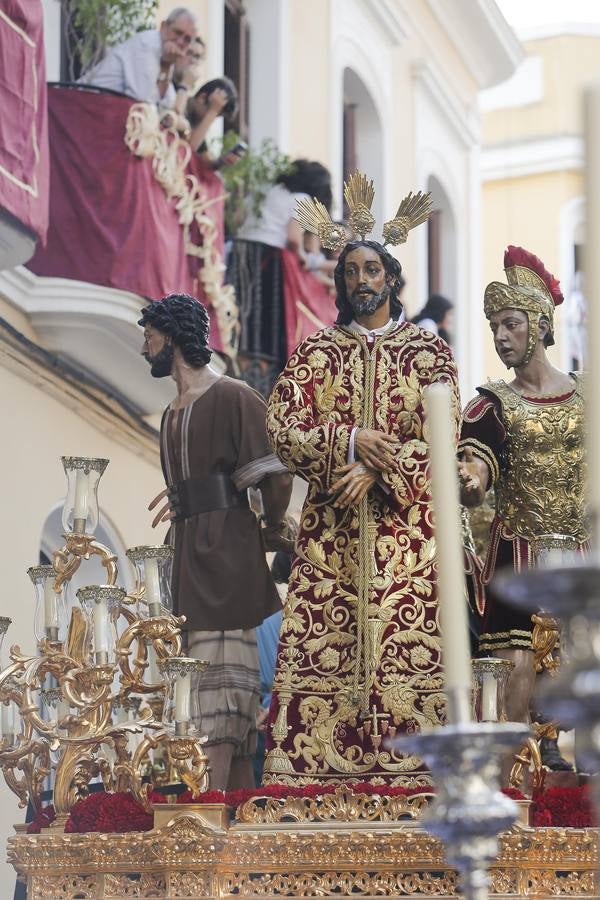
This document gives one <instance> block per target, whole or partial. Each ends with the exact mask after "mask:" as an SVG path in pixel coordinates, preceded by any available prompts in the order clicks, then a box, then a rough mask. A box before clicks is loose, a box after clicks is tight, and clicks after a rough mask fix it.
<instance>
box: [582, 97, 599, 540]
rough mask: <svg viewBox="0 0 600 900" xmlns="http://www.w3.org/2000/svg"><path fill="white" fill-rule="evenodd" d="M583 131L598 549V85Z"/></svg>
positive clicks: (589, 407) (589, 400)
mask: <svg viewBox="0 0 600 900" xmlns="http://www.w3.org/2000/svg"><path fill="white" fill-rule="evenodd" d="M583 108H584V130H585V196H586V197H587V207H586V237H585V257H584V267H585V293H586V296H587V300H588V303H587V316H588V321H587V334H588V353H587V359H588V369H589V376H588V380H587V384H586V411H585V412H586V432H587V437H588V445H587V469H588V500H589V504H590V512H591V513H592V516H593V518H594V533H593V541H594V549H595V550H596V551H598V550H599V549H600V540H599V534H598V532H599V526H600V407H599V405H598V397H599V396H600V253H599V252H598V247H600V82H596V83H594V84H593V85H590V87H588V88H587V89H586V90H585V92H584V101H583Z"/></svg>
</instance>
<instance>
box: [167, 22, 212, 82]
mask: <svg viewBox="0 0 600 900" xmlns="http://www.w3.org/2000/svg"><path fill="white" fill-rule="evenodd" d="M205 56H206V44H205V43H204V41H203V40H202V38H201V37H200V35H199V34H197V35H196V37H195V38H194V40H193V41H192V43H191V44H190V45H189V47H188V48H187V50H186V51H185V54H184V55H183V56H180V57H179V58H178V59H177V60H176V62H175V68H174V69H173V81H174V82H175V83H176V84H179V82H180V81H181V80H182V78H183V75H184V73H185V72H186V71H188V70H191V71H192V72H193V73H194V78H197V77H198V73H199V71H200V64H201V63H202V62H203V60H204V58H205Z"/></svg>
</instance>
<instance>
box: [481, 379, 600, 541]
mask: <svg viewBox="0 0 600 900" xmlns="http://www.w3.org/2000/svg"><path fill="white" fill-rule="evenodd" d="M485 388H486V390H487V391H489V392H490V393H492V394H494V396H496V397H497V398H498V400H499V401H500V403H501V406H502V420H503V422H504V426H505V428H506V431H507V440H506V442H505V445H504V447H503V451H502V459H501V465H500V469H501V473H500V478H499V480H498V483H497V487H496V494H497V502H496V508H497V512H498V515H499V516H500V518H501V519H502V521H503V522H504V523H505V524H506V525H507V526H508V527H509V528H510V529H511V531H513V533H514V534H517V535H520V536H522V537H525V538H534V537H536V536H537V535H540V534H568V535H571V536H572V537H574V538H576V539H577V541H578V542H579V543H582V542H583V541H585V540H586V539H587V536H588V535H587V533H586V528H585V522H584V503H585V497H584V482H585V433H584V419H583V397H582V391H581V379H580V378H577V380H576V386H575V390H574V391H573V393H572V394H571V395H570V396H569V397H568V398H567V399H566V400H563V401H559V402H557V403H533V402H531V401H529V400H526V399H525V398H523V397H520V396H519V395H518V394H517V393H515V391H513V390H512V389H511V388H510V387H509V386H508V385H507V384H506V382H504V381H494V382H491V383H489V384H486V386H485Z"/></svg>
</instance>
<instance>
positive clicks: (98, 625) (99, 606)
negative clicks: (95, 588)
mask: <svg viewBox="0 0 600 900" xmlns="http://www.w3.org/2000/svg"><path fill="white" fill-rule="evenodd" d="M93 619H94V651H95V652H96V653H107V652H108V609H107V606H106V600H105V599H104V598H103V597H100V598H99V599H98V600H96V601H95V603H94V610H93Z"/></svg>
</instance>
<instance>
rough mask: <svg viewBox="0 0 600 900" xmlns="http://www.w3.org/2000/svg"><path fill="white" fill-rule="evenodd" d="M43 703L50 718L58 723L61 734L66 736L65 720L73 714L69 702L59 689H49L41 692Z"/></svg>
mask: <svg viewBox="0 0 600 900" xmlns="http://www.w3.org/2000/svg"><path fill="white" fill-rule="evenodd" d="M41 695H42V702H43V703H44V706H45V708H46V710H47V712H48V718H49V719H51V720H52V721H53V722H56V725H57V726H58V730H59V732H60V733H62V734H65V733H66V730H67V729H66V728H65V725H64V720H65V719H66V717H67V716H68V715H70V713H71V707H70V704H69V701H68V700H67V699H66V697H65V695H64V694H63V692H62V690H61V689H60V688H59V687H48V688H44V689H43V690H42V691H41Z"/></svg>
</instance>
